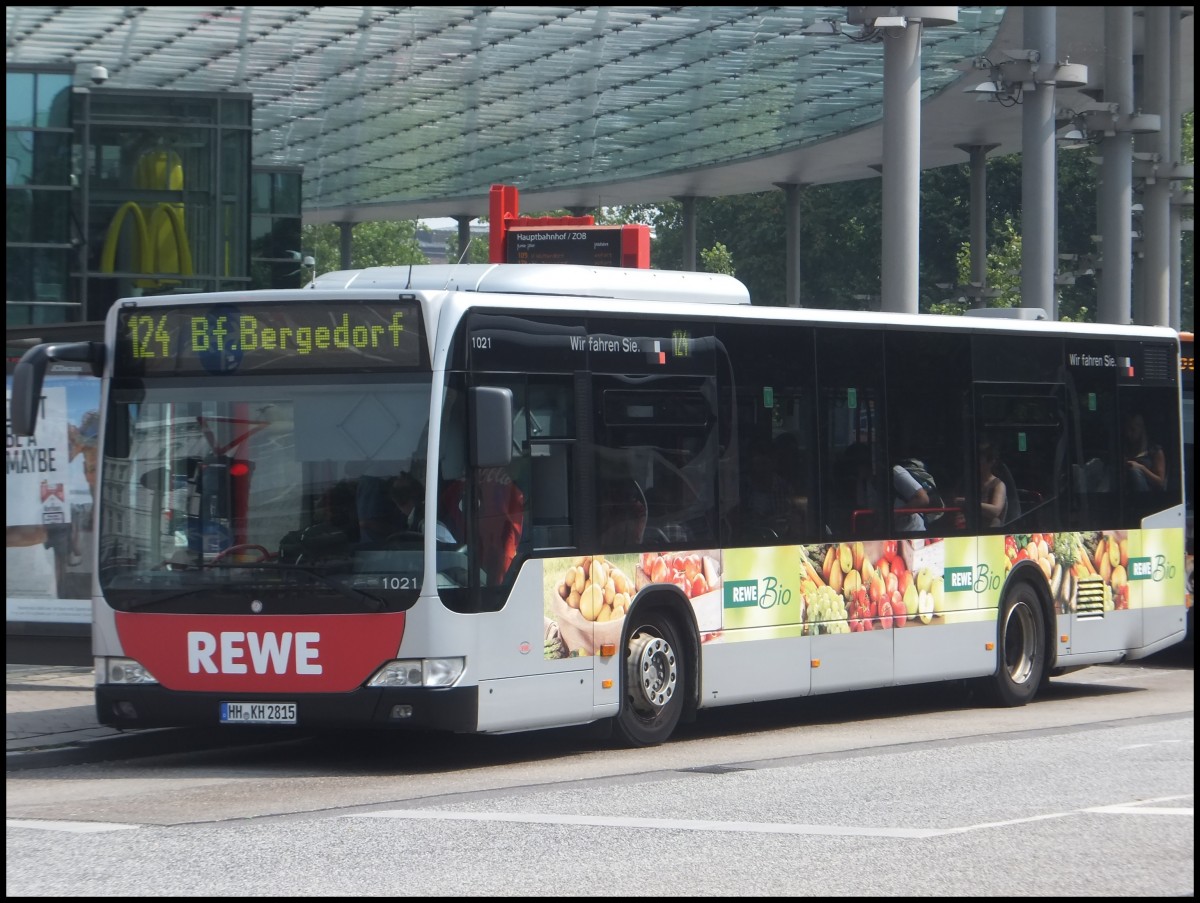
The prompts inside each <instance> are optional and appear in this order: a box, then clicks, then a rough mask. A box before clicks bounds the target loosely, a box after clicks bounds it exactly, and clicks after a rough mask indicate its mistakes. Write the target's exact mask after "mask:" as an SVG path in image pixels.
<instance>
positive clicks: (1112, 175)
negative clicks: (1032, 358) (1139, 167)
mask: <svg viewBox="0 0 1200 903" xmlns="http://www.w3.org/2000/svg"><path fill="white" fill-rule="evenodd" d="M1104 99H1105V101H1107V102H1108V103H1114V104H1116V105H1117V114H1118V118H1128V117H1129V115H1130V113H1131V112H1132V111H1133V7H1130V6H1106V7H1104ZM1100 153H1101V155H1102V157H1103V159H1102V161H1101V163H1100V249H1101V254H1102V257H1103V267H1104V269H1103V271H1102V273H1101V278H1100V303H1099V309H1098V311H1097V320H1099V322H1101V323H1120V324H1124V323H1129V322H1130V321H1131V315H1132V303H1133V293H1132V282H1131V276H1132V268H1133V250H1132V247H1131V245H1132V241H1133V228H1132V225H1131V220H1130V217H1131V216H1132V208H1133V140H1132V138H1131V136H1130V134H1129V132H1127V131H1121V130H1119V129H1117V128H1112V129H1110V130H1108V131H1107V132H1105V135H1104V138H1103V139H1102V140H1101V143H1100Z"/></svg>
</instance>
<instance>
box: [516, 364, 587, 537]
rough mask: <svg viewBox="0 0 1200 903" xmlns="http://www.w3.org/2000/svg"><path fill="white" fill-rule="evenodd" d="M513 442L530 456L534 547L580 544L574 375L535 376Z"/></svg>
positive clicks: (530, 384) (519, 417)
mask: <svg viewBox="0 0 1200 903" xmlns="http://www.w3.org/2000/svg"><path fill="white" fill-rule="evenodd" d="M525 400H526V404H525V407H524V408H523V409H522V410H519V411H518V412H517V418H516V423H514V424H513V442H514V444H519V445H520V447H521V453H522V454H523V455H526V456H528V465H529V466H528V470H529V485H528V487H527V490H528V491H527V495H528V497H529V521H530V524H529V534H530V541H531V544H532V546H533V548H535V549H561V548H570V547H573V546H574V545H575V544H576V535H575V530H574V528H573V515H572V510H573V506H572V490H571V487H572V482H573V479H574V477H573V474H574V470H575V467H574V451H575V394H574V389H573V384H572V379H571V377H568V376H563V377H555V376H531V377H530V378H529V387H528V392H527V395H526V399H525Z"/></svg>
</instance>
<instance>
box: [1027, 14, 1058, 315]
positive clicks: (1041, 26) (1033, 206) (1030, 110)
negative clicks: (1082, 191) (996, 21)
mask: <svg viewBox="0 0 1200 903" xmlns="http://www.w3.org/2000/svg"><path fill="white" fill-rule="evenodd" d="M1024 15H1025V24H1024V27H1025V47H1026V48H1027V49H1029V50H1033V51H1036V52H1037V53H1038V59H1037V61H1033V60H1031V63H1032V64H1033V65H1031V74H1032V75H1033V79H1032V80H1031V81H1029V82H1026V83H1024V84H1023V85H1022V97H1023V98H1024V99H1023V101H1022V104H1021V306H1022V307H1040V308H1041V309H1042V310H1044V311H1046V314H1047V316H1048V317H1049V318H1050V319H1051V320H1057V319H1058V298H1057V296H1056V295H1055V291H1054V276H1055V270H1056V266H1055V263H1056V260H1055V257H1056V253H1057V248H1056V236H1057V234H1058V229H1057V204H1056V197H1057V191H1056V173H1055V145H1054V69H1055V66H1056V64H1057V42H1056V39H1055V23H1056V16H1055V8H1054V7H1053V6H1027V7H1025V11H1024Z"/></svg>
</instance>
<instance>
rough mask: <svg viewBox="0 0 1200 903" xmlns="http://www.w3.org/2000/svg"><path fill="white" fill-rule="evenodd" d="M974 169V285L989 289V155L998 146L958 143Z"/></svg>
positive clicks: (972, 246) (971, 232)
mask: <svg viewBox="0 0 1200 903" xmlns="http://www.w3.org/2000/svg"><path fill="white" fill-rule="evenodd" d="M955 147H957V148H958V149H959V150H960V151H963V152H964V153H965V154H967V155H968V156H969V157H970V158H971V159H970V167H971V210H970V217H971V228H970V234H971V285H972V286H976V285H977V286H979V287H980V288H984V287H986V286H987V278H988V275H987V155H988V154H989V153H991V152H992V151H994V150H995V149H996V148H997V147H999V145H998V144H958V145H955Z"/></svg>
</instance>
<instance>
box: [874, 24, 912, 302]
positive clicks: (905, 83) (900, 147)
mask: <svg viewBox="0 0 1200 903" xmlns="http://www.w3.org/2000/svg"><path fill="white" fill-rule="evenodd" d="M921 28H922V25H921V23H920V22H909V23H908V25H907V27H905V28H889V29H887V37H886V38H884V42H883V268H882V269H883V272H882V280H881V284H880V296H881V309H882V310H884V311H890V312H894V313H910V314H915V313H919V311H920V281H919V273H920V270H919V267H918V262H919V254H920V240H919V235H920V231H921Z"/></svg>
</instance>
